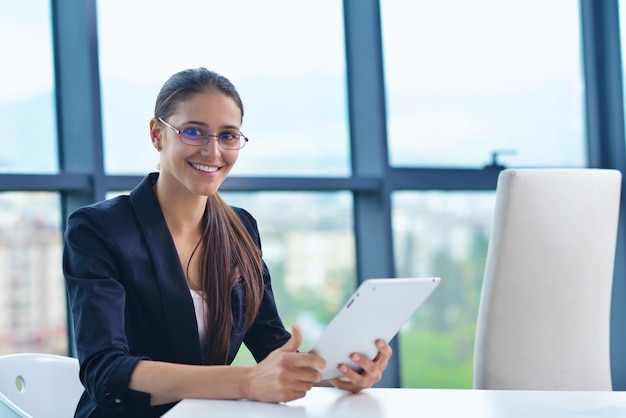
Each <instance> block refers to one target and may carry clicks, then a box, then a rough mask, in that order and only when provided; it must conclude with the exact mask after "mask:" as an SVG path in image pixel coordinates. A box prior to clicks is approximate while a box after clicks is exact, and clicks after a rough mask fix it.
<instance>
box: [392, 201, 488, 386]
mask: <svg viewBox="0 0 626 418" xmlns="http://www.w3.org/2000/svg"><path fill="white" fill-rule="evenodd" d="M392 204H393V218H392V220H393V234H394V245H395V252H396V256H395V262H396V271H397V275H398V276H399V277H400V276H407V277H408V276H417V277H419V276H440V277H441V284H440V285H439V287H438V288H437V290H435V293H433V295H432V296H431V297H430V298H429V299H428V300H427V301H426V302H425V303H424V305H422V307H421V308H420V309H418V311H417V312H416V314H415V315H414V316H413V317H412V318H411V319H410V320H409V322H408V323H407V324H406V325H405V326H404V327H403V328H402V330H401V332H400V336H399V339H398V340H399V345H400V347H399V348H400V350H399V351H400V365H401V370H400V376H401V383H402V386H403V387H440V388H471V387H472V364H473V356H474V332H475V329H476V316H477V315H478V303H479V301H480V291H481V284H482V279H483V273H484V267H485V260H486V257H487V246H488V242H489V232H490V229H491V220H492V216H493V206H494V204H495V193H494V192H478V193H470V192H449V193H446V192H397V193H394V194H393V196H392Z"/></svg>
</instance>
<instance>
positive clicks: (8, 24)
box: [0, 0, 58, 173]
mask: <svg viewBox="0 0 626 418" xmlns="http://www.w3.org/2000/svg"><path fill="white" fill-rule="evenodd" d="M49 3H50V2H49V1H46V0H34V1H29V2H22V1H19V0H7V1H4V2H3V4H2V13H1V14H0V56H2V57H4V59H3V60H2V77H0V126H2V135H0V148H2V152H1V153H0V172H1V173H9V172H10V173H23V172H36V173H50V172H55V171H57V170H58V166H57V151H56V144H55V140H56V136H55V132H56V125H55V121H54V98H53V96H52V85H53V78H54V77H53V64H52V41H51V36H50V33H51V32H50V5H49Z"/></svg>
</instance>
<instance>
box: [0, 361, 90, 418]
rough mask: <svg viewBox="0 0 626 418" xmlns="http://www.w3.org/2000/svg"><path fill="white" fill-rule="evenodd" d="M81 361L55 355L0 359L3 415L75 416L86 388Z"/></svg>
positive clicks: (31, 417)
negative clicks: (81, 376)
mask: <svg viewBox="0 0 626 418" xmlns="http://www.w3.org/2000/svg"><path fill="white" fill-rule="evenodd" d="M78 370H79V366H78V360H77V359H75V358H71V357H64V356H58V355H53V354H36V353H23V354H8V355H4V356H0V416H2V417H4V416H14V417H25V418H57V417H58V418H62V417H63V418H67V417H73V416H74V412H75V410H76V405H78V400H79V399H80V397H81V395H82V393H83V385H82V383H81V382H80V380H79V377H78Z"/></svg>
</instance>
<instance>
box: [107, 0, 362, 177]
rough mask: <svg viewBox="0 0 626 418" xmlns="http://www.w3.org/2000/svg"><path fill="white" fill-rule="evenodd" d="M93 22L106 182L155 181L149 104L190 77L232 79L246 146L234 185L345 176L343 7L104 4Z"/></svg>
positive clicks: (241, 2)
mask: <svg viewBox="0 0 626 418" xmlns="http://www.w3.org/2000/svg"><path fill="white" fill-rule="evenodd" d="M146 9H149V10H150V13H146ZM275 10H279V11H280V13H274V12H273V11H275ZM98 14H99V40H100V65H101V68H100V71H101V77H102V97H103V126H104V142H105V155H106V161H105V169H106V171H107V172H108V173H110V174H119V173H124V174H128V173H130V174H134V173H145V172H147V171H154V169H155V166H156V164H157V162H158V154H157V153H156V152H155V150H154V149H153V148H152V146H151V144H150V137H149V134H148V121H149V120H150V118H151V117H152V115H153V109H154V100H155V98H156V95H157V93H158V90H159V88H160V87H161V85H162V84H163V82H165V80H166V79H167V78H168V77H169V76H170V75H172V74H173V73H175V72H177V71H180V70H183V69H185V68H192V67H207V68H208V69H210V70H214V71H216V72H218V73H220V74H223V75H225V76H226V77H228V78H229V79H230V80H231V81H232V82H233V84H235V86H236V87H237V88H238V90H239V93H240V95H241V97H242V100H243V102H244V110H245V116H244V122H243V125H242V131H243V132H244V133H245V134H246V135H247V136H248V137H249V138H250V142H249V143H248V145H246V148H245V149H244V150H243V151H242V153H241V156H240V160H239V162H238V164H237V167H235V169H234V170H233V173H232V175H235V176H237V175H269V176H284V175H302V176H310V175H317V176H336V175H347V174H348V173H349V166H350V162H349V157H348V155H349V152H348V133H347V130H348V128H347V115H346V98H345V90H346V87H345V62H344V61H345V59H344V48H343V45H344V43H343V23H342V5H341V2H339V1H330V2H316V1H311V0H309V1H305V2H292V1H289V0H270V1H264V2H258V1H255V0H236V1H229V2H224V1H218V0H214V1H195V0H182V1H179V2H177V3H176V5H175V7H172V3H171V2H167V1H163V0H160V1H156V2H155V1H149V2H147V1H144V2H131V3H129V2H127V1H122V0H107V1H99V2H98ZM190 14H192V15H193V18H191V19H190ZM285 16H289V18H285ZM320 22H323V30H320V29H321V27H320ZM139 34H142V35H141V36H139ZM138 156H143V157H142V158H139V159H138V158H137V157H138Z"/></svg>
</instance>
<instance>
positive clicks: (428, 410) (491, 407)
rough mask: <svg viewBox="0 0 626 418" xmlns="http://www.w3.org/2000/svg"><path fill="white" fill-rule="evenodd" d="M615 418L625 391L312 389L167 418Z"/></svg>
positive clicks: (622, 412) (210, 405) (195, 406)
mask: <svg viewBox="0 0 626 418" xmlns="http://www.w3.org/2000/svg"><path fill="white" fill-rule="evenodd" d="M209 416H210V417H260V418H322V417H323V418H334V417H354V418H402V417H419V418H439V417H441V418H444V417H445V418H450V417H463V418H474V417H475V418H496V417H497V418H521V417H524V418H526V417H532V418H592V417H598V418H615V417H626V392H556V391H493V390H471V389H368V390H366V391H363V392H362V393H360V394H356V395H354V394H350V393H347V392H343V391H340V390H338V389H335V388H313V389H312V390H311V391H310V392H309V393H308V394H307V395H306V397H304V398H303V399H298V400H295V401H292V402H287V403H284V404H267V403H261V402H249V401H207V400H195V399H185V400H183V401H182V402H180V403H179V404H178V405H176V406H175V407H174V408H172V409H171V410H170V411H169V412H168V413H167V414H165V415H164V417H166V418H176V417H181V418H182V417H184V418H193V417H209Z"/></svg>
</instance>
